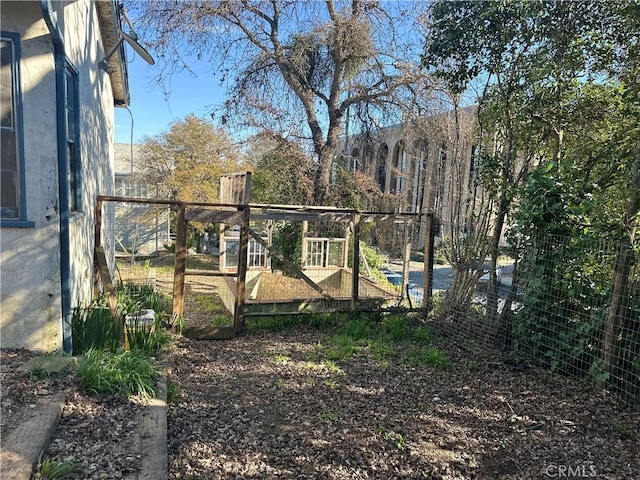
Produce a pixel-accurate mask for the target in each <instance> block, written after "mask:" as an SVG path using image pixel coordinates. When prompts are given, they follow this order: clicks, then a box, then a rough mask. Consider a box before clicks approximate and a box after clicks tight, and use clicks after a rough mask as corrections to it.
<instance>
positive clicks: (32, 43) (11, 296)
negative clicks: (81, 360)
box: [0, 0, 115, 351]
mask: <svg viewBox="0 0 640 480" xmlns="http://www.w3.org/2000/svg"><path fill="white" fill-rule="evenodd" d="M43 3H46V2H39V1H28V2H27V1H20V2H6V1H3V2H2V9H1V14H2V22H1V29H2V32H3V33H5V32H6V33H10V34H12V35H15V36H17V37H19V48H20V53H21V55H20V61H19V64H18V66H19V76H18V83H19V86H20V89H21V96H20V97H21V98H20V99H19V101H21V112H22V123H23V130H22V132H23V145H22V146H23V148H24V150H23V154H24V172H23V175H24V177H25V189H24V191H23V192H22V194H23V195H24V196H25V198H26V220H27V221H28V222H27V224H25V225H22V226H17V227H16V226H13V225H12V224H10V223H9V224H7V223H6V222H4V223H3V224H2V226H1V228H0V295H1V296H0V319H1V320H0V342H1V345H2V347H24V348H30V349H42V350H46V351H52V350H56V349H60V348H61V347H62V345H63V310H64V309H63V300H62V293H61V291H62V289H63V285H62V281H61V247H62V244H61V235H60V232H61V224H62V222H61V217H60V216H61V211H60V198H59V169H58V165H59V164H58V155H59V147H58V144H59V136H58V133H59V132H58V121H59V120H58V119H59V117H58V114H59V113H58V109H59V108H60V107H59V106H58V104H57V90H56V81H57V80H56V73H55V61H56V55H55V47H54V40H53V38H52V34H51V31H50V29H49V26H48V25H47V23H46V22H45V20H44V17H43ZM97 3H98V2H93V1H90V0H78V1H68V2H57V1H56V2H49V7H50V8H51V12H52V14H53V17H54V19H55V21H56V22H57V24H58V27H59V31H60V32H61V33H62V37H63V45H64V54H65V56H66V59H67V61H68V62H69V64H70V65H71V67H72V68H73V69H74V70H75V71H76V72H77V84H78V100H79V101H78V105H77V108H78V110H79V117H78V118H79V120H78V124H77V125H78V128H79V136H78V142H79V145H78V146H77V147H78V148H77V151H78V153H79V162H80V165H81V167H80V188H79V192H80V195H79V202H78V209H77V211H74V212H71V213H70V215H69V223H68V232H69V244H68V262H69V276H68V278H69V296H70V299H71V305H72V306H73V307H76V306H81V305H84V304H88V303H89V302H90V300H91V293H92V270H93V247H94V221H95V204H96V195H98V194H103V195H110V194H112V192H113V183H114V180H113V178H114V172H113V170H114V160H113V132H114V93H113V90H112V80H111V78H110V76H109V75H108V74H107V73H106V72H104V71H103V70H100V69H99V68H98V63H99V62H100V60H101V59H102V58H103V57H104V55H105V51H108V48H105V47H106V45H105V44H104V37H103V32H102V30H101V25H100V22H99V9H100V8H102V9H103V10H102V15H103V20H104V12H105V8H106V9H111V8H112V7H113V5H115V4H112V3H111V2H102V5H97ZM107 11H108V10H107ZM64 147H65V145H64V144H63V146H62V148H64ZM102 241H103V245H106V246H107V252H108V255H107V257H108V258H111V264H113V260H112V257H113V253H112V252H113V239H110V238H108V237H107V236H106V235H105V237H104V238H103V239H102ZM66 317H67V318H66V319H65V320H66V321H67V324H68V320H69V318H68V312H67V314H66Z"/></svg>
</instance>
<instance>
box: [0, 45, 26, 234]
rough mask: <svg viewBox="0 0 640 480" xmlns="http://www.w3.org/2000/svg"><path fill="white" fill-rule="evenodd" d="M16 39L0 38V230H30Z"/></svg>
mask: <svg viewBox="0 0 640 480" xmlns="http://www.w3.org/2000/svg"><path fill="white" fill-rule="evenodd" d="M19 40H20V37H19V36H18V35H16V34H12V33H4V32H2V34H1V35H0V135H1V139H0V141H1V144H0V152H1V155H0V158H1V164H0V170H1V172H0V179H1V180H0V183H1V184H0V197H1V199H0V218H1V219H2V224H3V226H4V225H6V226H33V224H32V223H31V222H27V221H26V210H27V209H26V199H25V195H24V191H25V179H24V156H23V152H22V99H21V92H20V72H19V65H20V42H19Z"/></svg>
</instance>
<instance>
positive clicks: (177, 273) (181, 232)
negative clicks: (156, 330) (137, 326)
mask: <svg viewBox="0 0 640 480" xmlns="http://www.w3.org/2000/svg"><path fill="white" fill-rule="evenodd" d="M177 213H178V218H177V226H176V257H175V260H174V266H173V308H172V313H171V325H172V326H173V327H175V326H176V325H177V324H178V320H179V319H180V318H181V317H182V314H183V313H184V272H185V270H186V265H187V221H186V219H185V218H184V213H185V207H184V205H179V206H178V212H177Z"/></svg>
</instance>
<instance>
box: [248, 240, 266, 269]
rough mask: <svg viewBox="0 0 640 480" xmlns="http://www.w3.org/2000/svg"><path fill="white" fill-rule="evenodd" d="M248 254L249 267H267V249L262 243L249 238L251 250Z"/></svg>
mask: <svg viewBox="0 0 640 480" xmlns="http://www.w3.org/2000/svg"><path fill="white" fill-rule="evenodd" d="M247 255H248V257H247V266H248V267H265V266H266V265H267V250H266V249H265V248H264V247H263V246H262V244H261V243H258V242H256V241H255V240H249V252H248V254H247Z"/></svg>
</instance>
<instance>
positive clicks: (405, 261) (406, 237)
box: [402, 219, 412, 302]
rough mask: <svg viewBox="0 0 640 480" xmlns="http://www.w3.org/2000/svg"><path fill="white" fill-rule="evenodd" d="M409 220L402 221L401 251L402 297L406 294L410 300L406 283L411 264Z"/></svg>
mask: <svg viewBox="0 0 640 480" xmlns="http://www.w3.org/2000/svg"><path fill="white" fill-rule="evenodd" d="M411 223H412V221H411V220H406V219H405V221H404V228H403V232H402V236H403V239H402V240H403V243H404V248H403V251H402V297H404V295H405V294H406V295H407V300H408V301H409V302H411V299H410V298H409V292H408V291H407V285H408V283H409V271H410V268H409V267H410V264H411Z"/></svg>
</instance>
